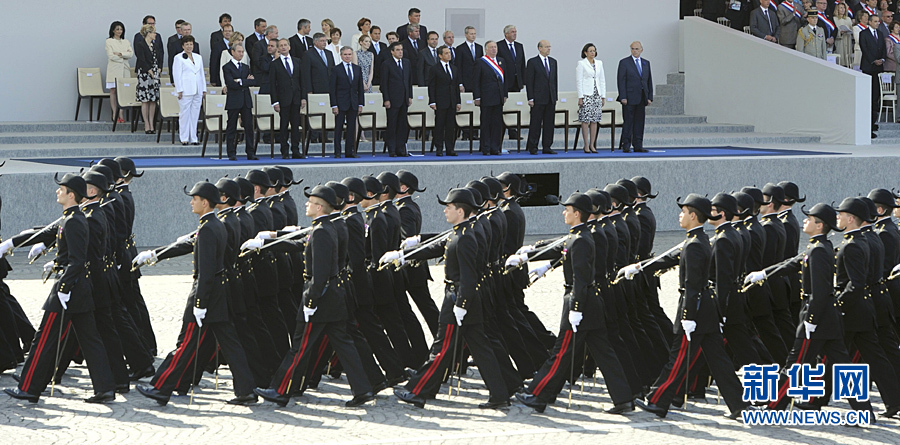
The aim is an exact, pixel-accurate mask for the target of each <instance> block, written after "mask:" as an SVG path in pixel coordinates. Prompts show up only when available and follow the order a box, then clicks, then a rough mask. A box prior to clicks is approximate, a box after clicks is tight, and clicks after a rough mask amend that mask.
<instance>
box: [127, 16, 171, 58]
mask: <svg viewBox="0 0 900 445" xmlns="http://www.w3.org/2000/svg"><path fill="white" fill-rule="evenodd" d="M143 25H153V29H154V31H156V18H154V17H153V16H152V15H148V16H144V20H143V22H142V24H141V28H143ZM182 26H183V25H182ZM181 32H182V33H183V32H184V30H183V29H182V31H181ZM138 41H144V36H143V35H141V33H140V31H138V32H136V33H134V39H133V41H132V42H131V47H132V48H134V50H135V53H137V47H138ZM152 46H153V51H154V52H155V53H156V66H158V67H160V68H162V66H163V61H164V60H165V58H164V57H165V50H164V49H163V43H162V37H161V36H159V35H157V36H156V37H154V38H153V42H152ZM178 48H181V45H178ZM178 52H180V51H176V54H177V53H178ZM170 66H171V65H170Z"/></svg>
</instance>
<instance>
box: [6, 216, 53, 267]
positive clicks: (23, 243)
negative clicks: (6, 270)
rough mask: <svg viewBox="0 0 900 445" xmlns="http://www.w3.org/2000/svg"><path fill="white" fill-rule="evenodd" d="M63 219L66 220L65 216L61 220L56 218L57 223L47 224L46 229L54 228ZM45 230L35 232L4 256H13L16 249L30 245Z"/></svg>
mask: <svg viewBox="0 0 900 445" xmlns="http://www.w3.org/2000/svg"><path fill="white" fill-rule="evenodd" d="M63 218H65V215H63V216H60V217H59V218H56V220H55V221H53V222H52V223H50V224H47V225H46V226H44V227H45V228H46V227H52V226H55V225H56V224H58V223H59V222H60V221H62V220H63ZM43 230H44V229H43V228H41V229H38V230H35V231H34V233H32V234H31V236H30V237H28V239H26V240H25V241H22V242H21V243H19V245H18V246H13V247H12V249H9V251H8V252H6V253H4V254H3V256H4V257H5V256H6V255H9V256H12V254H13V251H14V250H16V249H18V248H20V247H22V246H26V245H28V242H29V241H31V240H33V239H34V238H35V237H37V236H38V235H39V234H40V233H41V232H42V231H43Z"/></svg>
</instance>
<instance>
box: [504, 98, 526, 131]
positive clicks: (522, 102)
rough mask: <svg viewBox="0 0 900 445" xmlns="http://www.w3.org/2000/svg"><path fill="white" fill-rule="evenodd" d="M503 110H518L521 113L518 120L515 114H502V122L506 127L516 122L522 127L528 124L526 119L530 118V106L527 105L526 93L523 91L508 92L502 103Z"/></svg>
mask: <svg viewBox="0 0 900 445" xmlns="http://www.w3.org/2000/svg"><path fill="white" fill-rule="evenodd" d="M503 111H504V112H506V111H518V112H520V113H521V115H522V117H521V120H518V118H517V117H516V115H515V114H504V115H503V123H504V124H505V125H506V126H507V127H512V126H515V125H516V123H517V122H518V123H520V124H521V125H522V126H523V127H526V126H528V121H529V119H531V107H529V106H528V95H527V94H526V93H525V92H524V91H517V92H512V93H509V96H508V97H507V98H506V103H505V104H503Z"/></svg>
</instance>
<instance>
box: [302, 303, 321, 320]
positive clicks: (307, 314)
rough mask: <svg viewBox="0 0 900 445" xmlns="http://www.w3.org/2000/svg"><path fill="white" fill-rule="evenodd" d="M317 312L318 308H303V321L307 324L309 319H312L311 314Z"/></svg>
mask: <svg viewBox="0 0 900 445" xmlns="http://www.w3.org/2000/svg"><path fill="white" fill-rule="evenodd" d="M317 310H319V308H317V307H314V308H309V307H306V306H303V321H305V322H306V323H309V317H312V316H313V314H315V313H316V311H317Z"/></svg>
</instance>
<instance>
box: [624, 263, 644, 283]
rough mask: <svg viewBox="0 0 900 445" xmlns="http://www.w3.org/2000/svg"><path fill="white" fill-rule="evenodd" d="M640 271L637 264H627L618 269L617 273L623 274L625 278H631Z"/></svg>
mask: <svg viewBox="0 0 900 445" xmlns="http://www.w3.org/2000/svg"><path fill="white" fill-rule="evenodd" d="M640 271H641V266H640V265H639V264H629V265H627V266H625V267H623V268H621V269H619V275H624V276H625V279H626V280H633V279H634V276H635V275H637V274H638V272H640Z"/></svg>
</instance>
